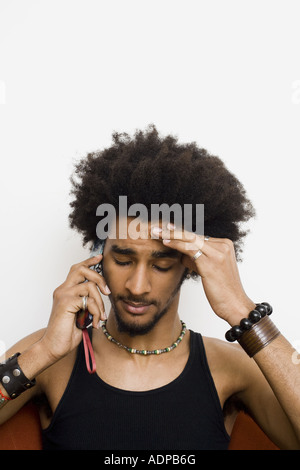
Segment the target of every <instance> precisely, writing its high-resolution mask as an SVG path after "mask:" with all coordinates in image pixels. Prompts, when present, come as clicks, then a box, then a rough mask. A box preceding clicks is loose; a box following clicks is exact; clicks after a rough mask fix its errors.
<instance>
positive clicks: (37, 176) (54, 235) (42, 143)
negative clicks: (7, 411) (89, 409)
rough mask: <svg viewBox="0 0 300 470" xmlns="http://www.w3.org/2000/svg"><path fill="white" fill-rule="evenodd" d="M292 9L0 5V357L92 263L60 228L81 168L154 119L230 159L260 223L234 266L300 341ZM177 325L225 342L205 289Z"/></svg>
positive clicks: (295, 25) (193, 294)
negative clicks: (80, 266) (76, 272)
mask: <svg viewBox="0 0 300 470" xmlns="http://www.w3.org/2000/svg"><path fill="white" fill-rule="evenodd" d="M299 17H300V3H299V1H298V0H295V1H293V0H287V1H283V0H282V1H276V0H259V1H258V0H251V1H242V0H226V1H224V0H207V1H202V0H198V1H195V0H180V1H178V0H149V1H148V0H109V1H101V0H98V1H96V0H80V1H77V0H76V1H75V0H26V1H24V0H2V1H0V41H1V43H0V44H1V50H0V102H1V104H0V113H1V116H0V119H1V123H0V124H1V125H0V132H1V137H0V143H1V144H0V145H1V147H0V152H1V167H0V191H1V194H0V197H1V199H0V202H1V217H0V223H1V231H0V236H1V243H0V262H1V266H0V268H1V269H0V275H1V278H0V286H1V296H0V302H1V321H0V348H2V349H3V348H5V347H9V346H11V345H12V344H13V343H15V342H16V341H17V340H18V339H20V338H22V337H24V336H25V335H27V334H29V333H31V332H32V331H35V330H37V329H39V328H42V327H44V326H45V325H46V324H47V321H48V317H49V313H50V310H51V305H52V293H53V290H54V289H55V287H57V286H58V285H60V284H61V283H62V282H63V281H64V279H65V277H66V275H67V273H68V271H69V268H70V266H71V265H72V264H74V263H76V262H79V261H81V260H83V259H85V258H87V257H88V256H89V253H88V251H87V249H83V248H82V245H81V239H80V236H79V235H78V234H77V233H75V232H72V231H71V230H70V229H69V227H68V214H69V212H70V208H69V202H70V200H71V199H70V196H69V192H70V181H69V177H70V175H71V173H72V171H73V167H74V163H75V161H77V160H78V159H79V158H81V157H82V156H84V155H85V154H86V152H87V151H91V150H96V149H102V148H104V147H105V146H108V145H110V144H111V134H112V132H113V131H120V132H122V131H125V132H129V133H130V134H132V133H133V132H134V131H135V129H144V128H145V127H146V126H147V125H148V124H150V123H154V124H155V125H156V126H157V128H158V130H159V131H160V132H161V133H162V134H163V135H165V134H167V133H172V134H175V135H177V136H178V137H179V141H181V142H189V141H196V142H197V143H198V144H199V146H201V147H205V148H207V150H208V151H209V152H211V153H213V154H214V155H218V156H219V157H220V158H221V159H223V160H224V161H225V163H226V165H227V167H228V168H229V170H230V171H232V172H233V173H234V174H235V175H236V176H237V177H238V178H239V179H240V180H241V182H242V183H243V184H244V186H245V188H246V190H247V193H248V196H249V197H250V199H251V200H252V202H253V204H254V206H255V208H256V211H257V217H256V219H255V220H253V221H252V222H251V224H250V228H251V233H250V234H249V236H248V238H247V239H246V243H245V248H244V261H243V263H241V264H240V273H241V278H242V281H243V285H244V288H245V290H246V292H247V294H248V296H249V297H251V298H252V299H253V300H254V301H257V302H259V301H268V302H270V303H271V304H272V305H273V307H274V314H273V316H272V318H273V321H275V323H276V324H277V326H278V327H279V328H280V329H281V331H282V332H283V333H284V334H285V335H286V336H287V338H288V339H289V340H290V341H291V342H293V343H297V344H298V346H299V345H300V318H299V291H300V286H299V261H300V255H299V251H300V250H299V232H300V231H299V210H298V203H299V166H298V160H299V150H300V139H299V129H300V126H299V124H300V62H299V53H300V28H299ZM180 314H181V318H182V319H184V320H185V321H186V322H187V325H188V327H189V328H191V329H194V330H196V331H200V332H201V333H202V334H204V335H209V336H215V337H219V338H224V333H225V332H226V330H227V329H228V325H227V324H226V323H225V322H224V321H223V320H220V319H219V318H217V317H215V315H214V314H213V312H212V311H211V309H210V307H209V305H208V303H207V301H206V299H205V298H204V296H203V292H202V287H201V282H198V283H195V282H193V281H190V282H189V283H187V284H186V285H184V286H183V289H182V297H181V304H180Z"/></svg>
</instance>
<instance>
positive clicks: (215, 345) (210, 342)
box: [203, 337, 262, 403]
mask: <svg viewBox="0 0 300 470" xmlns="http://www.w3.org/2000/svg"><path fill="white" fill-rule="evenodd" d="M203 342H204V347H205V352H206V357H207V362H208V365H209V368H210V372H211V374H212V377H213V379H214V382H215V385H216V388H217V390H218V393H219V396H220V400H221V401H223V403H224V402H225V401H226V400H227V399H228V398H230V397H231V396H233V395H237V394H239V393H240V392H242V391H243V390H245V389H246V388H247V387H248V386H249V383H250V382H252V381H253V380H255V378H257V377H258V376H261V375H262V374H261V371H260V369H259V368H258V366H257V365H256V363H255V362H254V361H253V360H252V359H250V358H249V356H248V355H247V354H246V353H245V351H244V350H243V349H242V348H241V346H240V345H239V344H235V343H234V344H233V343H228V342H226V341H223V340H220V339H217V338H210V337H204V338H203Z"/></svg>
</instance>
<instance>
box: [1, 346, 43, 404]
mask: <svg viewBox="0 0 300 470" xmlns="http://www.w3.org/2000/svg"><path fill="white" fill-rule="evenodd" d="M18 356H20V353H16V354H14V355H13V356H11V357H9V358H8V359H7V361H5V362H3V363H1V364H0V381H1V384H2V386H3V387H4V388H5V390H6V392H7V393H8V395H9V396H10V398H12V399H14V398H17V397H18V396H19V395H20V394H21V393H22V392H25V390H28V389H29V388H31V387H33V386H34V385H35V383H36V381H35V379H33V380H29V379H28V378H27V377H26V376H25V375H24V373H23V371H22V369H21V368H20V366H19V364H18Z"/></svg>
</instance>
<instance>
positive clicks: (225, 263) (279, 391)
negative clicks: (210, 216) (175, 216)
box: [160, 227, 300, 449]
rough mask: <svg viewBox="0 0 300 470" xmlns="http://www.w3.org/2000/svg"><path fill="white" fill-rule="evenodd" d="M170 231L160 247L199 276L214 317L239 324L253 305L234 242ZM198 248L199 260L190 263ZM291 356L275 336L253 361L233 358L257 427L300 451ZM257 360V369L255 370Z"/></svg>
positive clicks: (298, 388) (299, 371)
mask: <svg viewBox="0 0 300 470" xmlns="http://www.w3.org/2000/svg"><path fill="white" fill-rule="evenodd" d="M170 229H171V232H169V231H165V230H163V231H162V232H161V233H160V237H161V239H162V241H163V243H164V244H167V245H168V246H170V247H171V248H174V249H176V250H179V251H181V252H182V254H183V257H182V263H183V264H184V265H185V266H186V267H188V268H189V269H191V270H193V271H196V272H198V274H199V275H200V276H201V278H202V285H203V288H204V291H205V294H206V297H207V299H208V301H209V303H210V305H211V307H212V309H213V311H214V312H215V314H216V315H217V316H219V317H220V318H222V319H223V320H225V321H227V322H228V323H229V325H231V326H233V325H238V324H239V323H240V321H241V319H242V318H245V317H247V316H248V314H249V312H250V311H251V310H253V309H254V308H255V306H256V304H255V303H254V302H253V301H251V299H249V298H248V297H247V295H246V293H245V291H244V289H243V286H242V284H241V280H240V277H239V272H238V268H237V263H236V258H235V252H234V246H233V243H232V241H231V240H228V239H222V238H209V239H208V240H204V237H201V236H199V235H196V234H192V233H189V232H186V231H183V232H181V230H177V229H176V228H174V227H173V229H172V227H170ZM168 240H169V241H168ZM199 249H200V250H201V252H200V256H198V258H197V259H196V260H194V259H193V256H194V255H195V254H196V253H197V252H199ZM198 254H199V253H198ZM293 354H294V349H293V348H292V347H291V346H290V344H289V343H288V341H287V340H286V339H285V338H284V337H283V336H282V335H279V336H278V337H277V338H276V339H274V340H273V341H272V342H271V343H270V344H268V345H267V346H266V347H265V348H264V349H262V350H261V351H259V352H258V353H256V354H255V356H254V360H253V359H250V358H249V357H248V356H247V354H246V353H245V352H244V351H242V350H240V354H239V358H240V359H239V361H238V362H236V361H235V359H232V364H233V365H234V370H235V373H236V374H240V376H241V377H242V378H243V380H242V383H241V384H240V386H241V388H242V390H241V392H240V393H239V396H240V398H241V399H242V401H243V402H244V403H245V404H246V405H247V407H248V409H249V410H250V411H251V412H252V414H253V415H254V417H255V418H256V420H257V421H258V423H259V424H262V427H263V429H265V431H266V432H267V434H268V435H269V436H270V437H271V439H272V437H273V436H275V438H276V439H277V442H280V443H281V444H282V445H283V446H284V447H285V448H294V449H295V448H297V449H300V367H299V365H298V364H294V363H293V361H292V357H293ZM255 362H256V364H257V365H258V367H259V369H258V368H257V367H253V366H255ZM294 362H295V361H294ZM241 364H243V366H242V367H241ZM252 364H253V365H252ZM258 371H260V373H259V372H258ZM233 373H234V371H233ZM231 376H232V375H231ZM263 376H265V378H266V379H267V381H266V380H265V378H264V377H263Z"/></svg>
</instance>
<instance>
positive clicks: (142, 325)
mask: <svg viewBox="0 0 300 470" xmlns="http://www.w3.org/2000/svg"><path fill="white" fill-rule="evenodd" d="M129 222H130V218H128V219H127V220H126V221H117V228H118V224H119V223H126V224H128V223H129ZM143 230H144V233H148V234H149V235H148V238H147V239H141V238H139V239H137V240H134V239H132V238H130V237H129V236H128V237H127V238H126V239H119V238H118V233H119V231H118V229H117V230H116V234H117V235H116V238H114V239H112V238H107V240H106V244H105V249H104V255H103V276H104V278H105V280H106V282H107V284H108V286H109V288H110V290H111V294H110V296H109V298H110V301H111V305H112V309H113V311H114V314H115V318H116V320H117V325H118V329H119V331H120V332H126V333H128V334H130V335H131V336H134V335H138V334H139V335H141V334H146V333H148V332H149V331H151V329H152V328H153V327H154V325H155V324H156V323H157V322H158V320H159V319H160V318H162V317H163V316H164V315H165V314H166V313H167V312H170V313H172V311H173V310H175V312H174V313H176V312H177V305H178V299H179V290H180V286H181V284H182V282H183V280H184V273H185V268H184V266H183V265H182V263H181V257H182V255H181V253H179V252H178V251H176V250H173V249H171V248H168V247H166V246H164V245H163V244H162V242H161V241H159V240H155V239H151V238H150V237H151V224H150V223H147V224H145V225H144V227H143ZM127 235H128V232H127Z"/></svg>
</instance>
